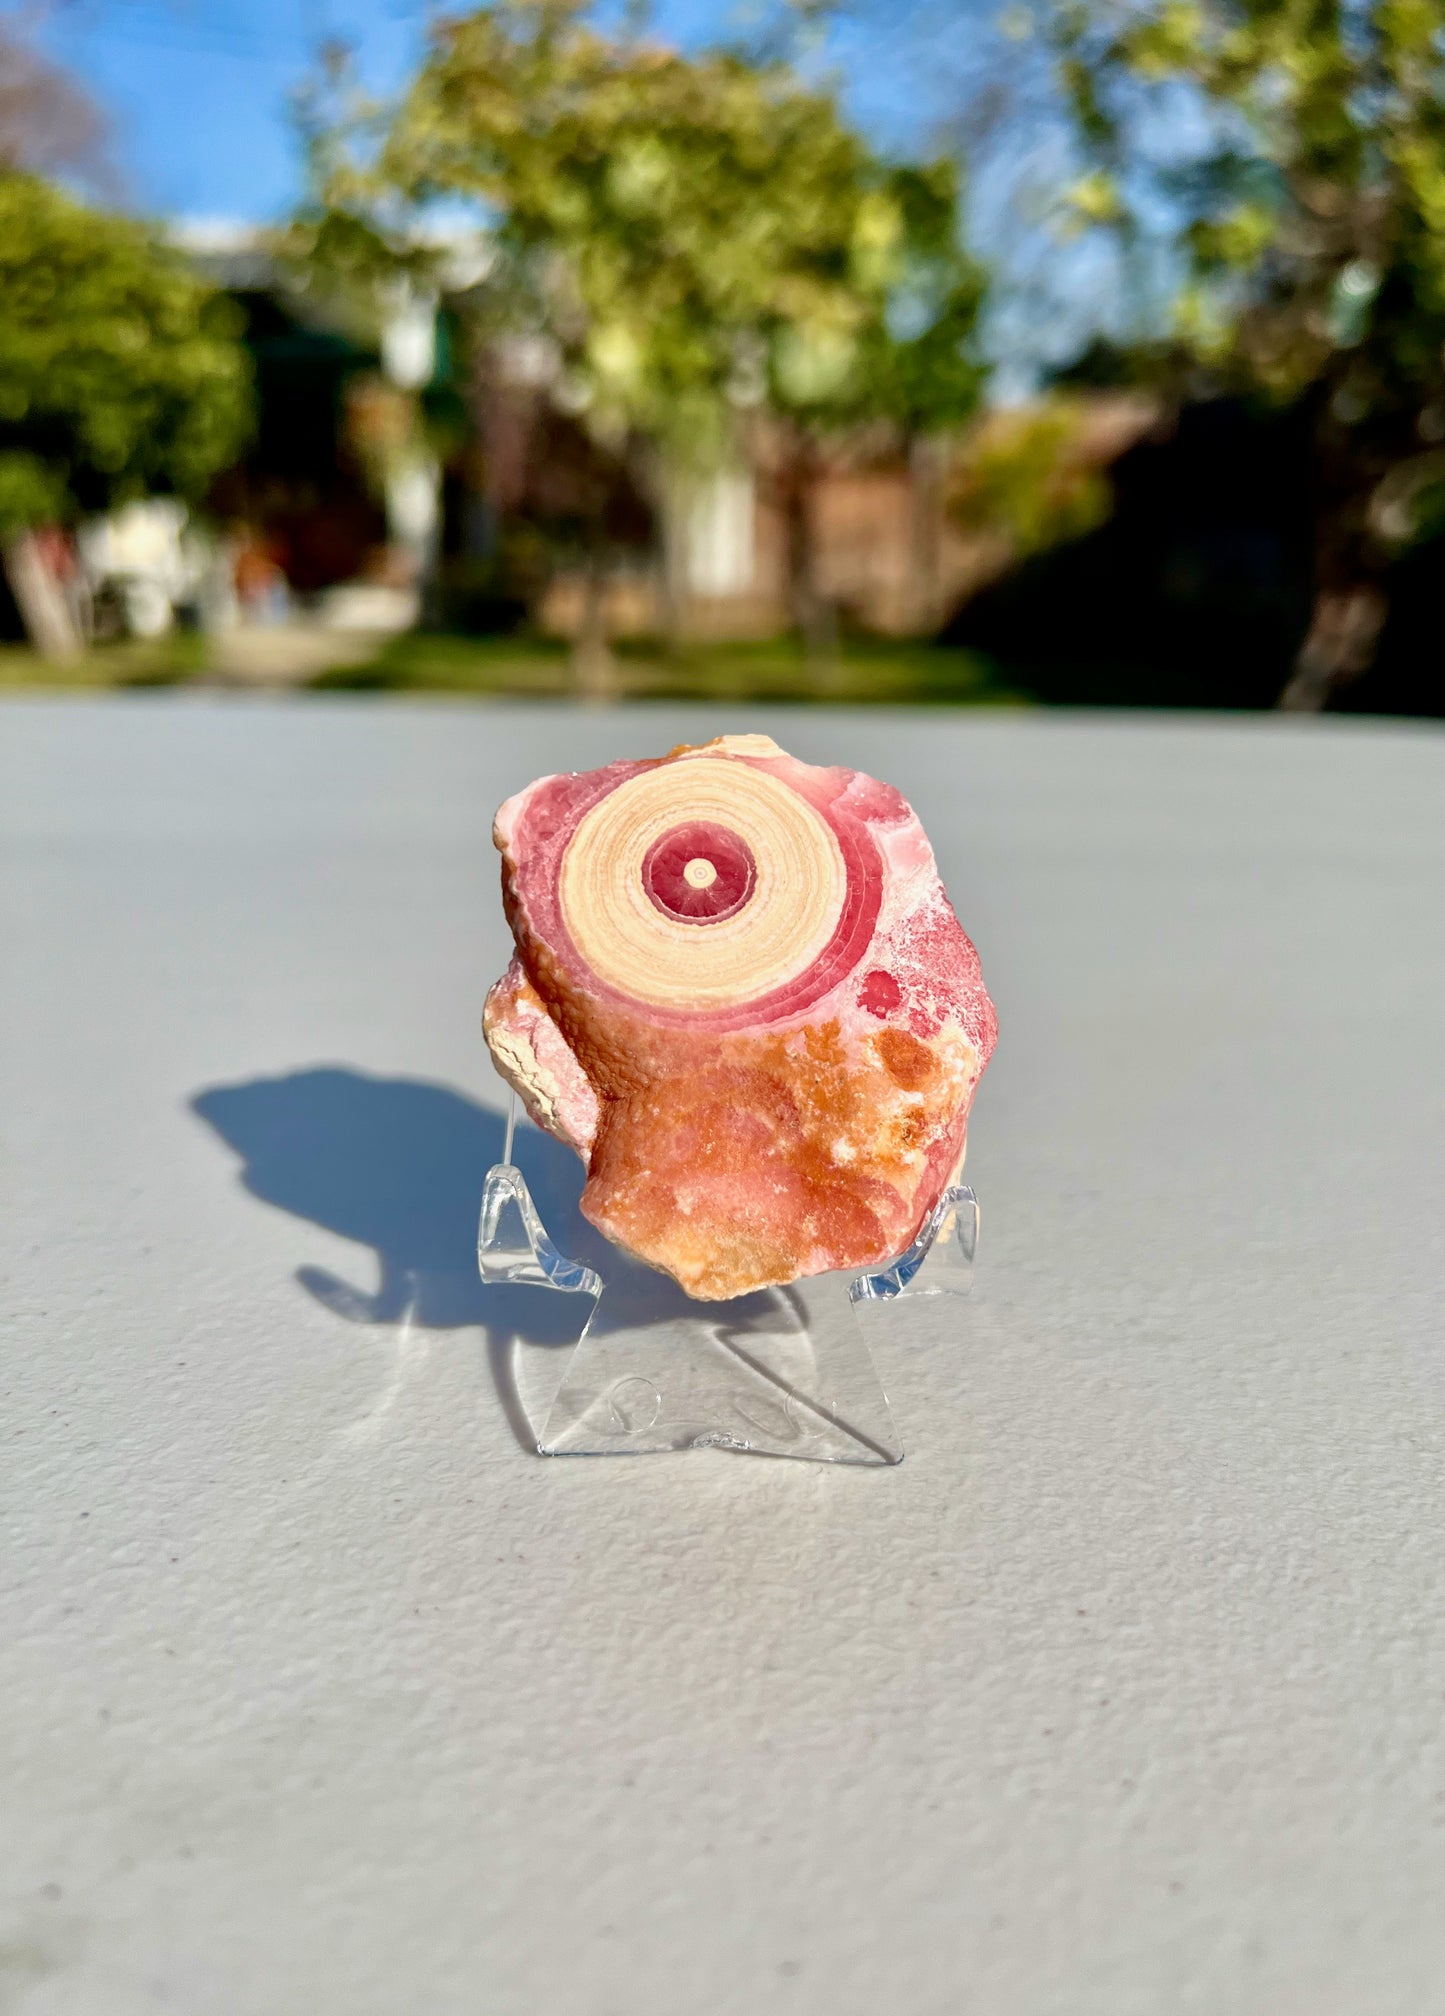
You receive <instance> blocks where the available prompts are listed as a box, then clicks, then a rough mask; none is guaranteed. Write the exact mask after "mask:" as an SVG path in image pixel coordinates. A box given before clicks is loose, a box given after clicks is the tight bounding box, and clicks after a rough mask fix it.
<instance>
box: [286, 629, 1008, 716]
mask: <svg viewBox="0 0 1445 2016" xmlns="http://www.w3.org/2000/svg"><path fill="white" fill-rule="evenodd" d="M614 656H615V662H616V677H615V691H614V693H613V695H612V697H615V698H617V699H619V700H623V699H626V700H756V701H768V700H773V701H800V700H832V701H849V702H854V703H857V702H870V701H872V702H890V701H891V702H895V703H897V702H904V701H941V702H968V703H973V704H978V703H985V704H995V705H997V704H1004V705H1008V704H1018V703H1020V702H1022V701H1024V700H1026V699H1027V697H1028V696H1027V695H1026V694H1024V693H1022V692H1020V691H1018V690H1016V689H1014V688H1012V687H1010V686H1008V685H1007V684H1005V683H1004V681H1003V680H1002V679H1001V678H1000V677H999V674H998V672H997V670H996V669H995V667H994V666H993V665H992V664H991V663H990V662H989V661H988V660H987V659H985V658H981V657H979V656H977V655H976V654H975V653H973V652H970V651H958V650H949V649H946V648H944V647H942V646H938V645H932V644H911V643H884V642H872V641H866V642H865V641H857V642H849V643H847V644H845V645H843V646H842V648H841V649H840V650H839V652H838V653H837V655H836V657H833V658H830V659H827V660H821V661H819V660H810V659H809V658H808V657H807V656H806V655H805V653H804V652H803V650H802V648H801V646H800V645H798V644H797V643H795V642H794V641H792V640H791V639H787V638H784V639H780V640H777V641H775V642H768V643H762V644H695V645H689V646H685V647H683V648H681V649H678V650H675V651H674V650H667V649H665V648H664V647H663V646H661V645H648V644H621V645H619V646H618V647H617V648H616V651H615V653H614ZM311 683H312V685H313V687H320V688H325V689H330V690H345V691H351V692H358V691H363V692H383V691H385V692H444V693H476V694H488V695H495V696H498V697H501V696H506V697H508V698H533V699H535V698H549V699H559V700H560V699H569V698H573V697H575V696H576V690H577V689H576V684H575V680H574V677H573V672H572V666H571V660H570V656H569V654H568V651H567V648H566V646H565V645H562V644H555V643H551V642H547V641H544V640H540V639H521V638H469V637H445V636H428V635H425V634H421V633H417V634H415V635H412V636H407V637H399V638H396V639H395V640H394V641H393V642H391V643H389V644H388V645H387V646H386V647H385V648H384V649H383V650H382V651H381V652H380V653H379V655H378V656H377V657H376V658H375V659H373V660H372V661H371V662H370V663H369V664H366V665H360V666H347V667H340V668H338V669H337V670H336V671H333V672H324V673H322V674H321V676H320V677H319V678H318V679H315V680H313V681H312V682H311Z"/></svg>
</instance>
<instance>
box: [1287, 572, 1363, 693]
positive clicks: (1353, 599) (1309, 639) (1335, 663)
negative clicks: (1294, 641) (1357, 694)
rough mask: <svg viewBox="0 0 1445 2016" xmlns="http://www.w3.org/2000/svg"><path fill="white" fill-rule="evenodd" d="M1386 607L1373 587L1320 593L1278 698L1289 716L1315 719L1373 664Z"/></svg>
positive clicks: (1325, 589) (1334, 588) (1334, 589)
mask: <svg viewBox="0 0 1445 2016" xmlns="http://www.w3.org/2000/svg"><path fill="white" fill-rule="evenodd" d="M1388 610H1389V603H1388V601H1387V600H1386V597H1385V591H1384V589H1383V588H1382V587H1381V586H1380V585H1379V583H1378V582H1375V581H1359V582H1356V583H1354V584H1353V585H1351V586H1350V587H1345V588H1342V587H1330V588H1320V589H1319V590H1317V592H1316V594H1315V605H1314V612H1313V614H1312V615H1311V618H1310V627H1309V629H1308V631H1307V632H1306V633H1305V640H1304V642H1303V644H1301V646H1300V648H1299V655H1298V656H1297V657H1296V659H1295V662H1294V670H1293V672H1292V673H1291V675H1290V679H1289V683H1288V684H1287V685H1286V687H1285V689H1284V691H1283V692H1282V693H1281V694H1280V696H1279V705H1280V707H1281V708H1282V709H1284V710H1285V711H1286V712H1288V713H1294V714H1318V713H1319V712H1320V711H1321V710H1322V709H1323V708H1325V707H1326V706H1328V704H1329V702H1330V700H1331V698H1332V697H1333V696H1334V694H1335V693H1336V692H1337V690H1338V689H1339V688H1340V687H1341V686H1347V685H1348V684H1349V683H1350V681H1351V680H1352V679H1358V678H1359V676H1360V674H1361V673H1362V672H1367V671H1368V670H1369V668H1370V666H1371V665H1372V664H1373V663H1374V658H1375V647H1376V645H1377V644H1378V643H1379V640H1380V632H1381V630H1382V629H1383V628H1384V625H1385V617H1386V614H1387V613H1388Z"/></svg>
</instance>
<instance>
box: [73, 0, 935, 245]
mask: <svg viewBox="0 0 1445 2016" xmlns="http://www.w3.org/2000/svg"><path fill="white" fill-rule="evenodd" d="M656 11H657V16H658V25H659V27H660V28H661V29H662V31H663V32H664V33H667V34H669V35H671V36H673V37H675V38H676V39H677V40H679V41H681V42H683V43H697V42H701V41H706V40H708V39H712V38H716V37H717V36H718V35H720V34H723V33H725V32H726V31H727V30H728V28H729V27H730V26H732V25H734V24H735V23H736V22H737V20H738V12H739V10H738V7H737V5H736V0H661V4H660V5H659V6H658V7H657V10H656ZM968 11H970V10H969V9H968V8H967V7H961V8H960V10H959V13H960V17H962V16H963V15H964V14H966V13H967V12H968ZM425 12H426V9H425V7H424V5H423V4H420V0H61V4H57V5H55V6H53V7H52V9H51V10H50V11H49V13H48V15H47V17H46V18H45V21H44V24H43V27H42V30H41V38H40V39H41V40H42V42H43V44H44V46H45V47H46V48H47V50H48V51H49V52H50V54H51V55H52V56H54V57H56V58H57V59H58V60H60V61H61V62H62V63H64V64H65V65H66V67H67V68H68V69H70V70H71V71H73V72H74V73H75V74H76V75H77V76H78V77H80V78H81V79H82V80H83V81H84V83H85V84H86V85H87V87H88V88H89V90H90V91H91V93H92V95H93V96H94V97H96V98H97V99H98V100H99V101H100V103H101V104H102V105H103V106H104V107H105V109H106V111H107V112H108V113H109V114H110V116H111V118H112V120H113V121H114V126H115V139H116V146H115V153H116V156H117V159H118V161H119V164H120V167H121V170H122V173H123V175H124V177H125V193H126V196H127V199H128V201H129V203H130V204H131V205H132V206H134V207H135V208H137V209H139V210H144V211H148V212H150V213H152V214H155V215H163V216H171V217H176V216H187V217H228V218H232V217H234V218H249V219H258V220H259V219H267V218H272V217H276V216H278V215H281V214H283V213H284V212H285V211H286V210H287V209H288V208H289V206H290V205H291V203H292V202H293V201H294V199H295V197H296V195H297V192H298V164H297V157H296V152H295V148H294V146H293V143H292V139H291V135H290V131H289V128H288V123H287V111H286V107H287V98H288V94H289V93H290V92H291V91H292V90H293V89H294V88H295V86H296V84H297V83H298V82H299V81H300V79H301V78H302V77H303V76H304V75H305V74H306V72H307V69H308V67H309V63H310V59H311V56H312V52H313V51H314V50H315V49H316V47H317V45H318V43H320V42H321V41H322V40H324V39H326V38H328V37H341V38H344V39H345V40H347V41H349V42H350V43H351V44H352V45H353V46H354V47H355V48H356V50H357V51H358V56H359V61H360V66H361V70H362V73H363V76H364V77H365V79H366V82H367V83H368V85H369V86H370V87H371V88H373V89H375V90H377V91H381V92H385V91H388V90H391V89H394V88H395V87H396V86H397V85H398V84H399V83H400V81H401V80H402V79H403V78H404V77H405V75H406V73H407V70H408V68H409V67H410V66H411V64H412V63H413V62H414V61H415V59H416V56H417V53H418V51H419V49H420V46H421V41H422V32H423V22H424V18H425ZM878 18H881V19H887V6H886V0H883V4H882V5H881V6H880V7H879V9H878V14H877V15H876V16H875V19H878ZM831 54H832V56H833V58H834V59H835V60H836V62H837V65H838V68H839V69H840V71H841V73H842V75H843V77H844V81H845V88H846V92H847V96H848V99H849V103H850V109H851V110H852V111H853V114H854V116H855V117H857V118H858V119H859V120H860V121H862V122H863V123H864V124H865V125H867V126H868V127H869V128H870V129H871V130H872V131H873V132H874V133H875V134H876V135H878V136H879V137H880V138H882V139H885V140H887V141H888V142H891V143H894V144H898V145H902V146H906V145H907V143H908V141H909V139H910V138H911V137H914V136H915V135H917V134H919V133H920V132H921V130H922V129H924V128H926V126H927V125H928V124H929V123H930V119H931V117H932V111H931V110H930V108H929V107H928V105H927V102H926V101H927V97H928V93H927V89H926V87H925V86H924V85H923V84H922V83H921V82H920V66H919V64H918V62H917V60H916V51H915V50H914V49H913V48H912V46H911V45H908V44H905V43H903V42H902V41H900V40H898V38H895V37H890V36H889V35H888V34H887V33H886V32H879V31H877V30H876V29H874V30H871V31H870V30H867V29H864V28H862V27H855V28H853V29H852V30H850V31H847V32H845V33H844V34H843V35H842V36H841V37H840V38H839V39H838V41H837V44H836V46H835V48H834V50H833V51H832V52H831ZM937 109H940V110H941V109H942V107H941V106H939V107H938V108H937Z"/></svg>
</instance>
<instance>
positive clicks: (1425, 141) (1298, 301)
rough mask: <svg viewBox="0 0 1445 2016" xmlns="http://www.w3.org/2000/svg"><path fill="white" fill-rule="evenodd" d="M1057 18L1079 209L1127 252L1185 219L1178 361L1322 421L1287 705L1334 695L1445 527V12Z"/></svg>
mask: <svg viewBox="0 0 1445 2016" xmlns="http://www.w3.org/2000/svg"><path fill="white" fill-rule="evenodd" d="M1049 19H1050V28H1051V32H1052V33H1053V34H1054V36H1055V38H1056V46H1057V49H1058V54H1059V59H1060V64H1061V73H1062V78H1063V82H1064V85H1065V87H1066V90H1067V92H1068V96H1069V100H1070V103H1071V105H1072V108H1073V113H1074V120H1075V124H1076V127H1077V131H1078V134H1079V136H1080V137H1081V139H1082V141H1083V143H1084V146H1085V148H1086V150H1087V152H1088V155H1089V157H1090V158H1089V164H1088V168H1087V172H1086V173H1084V174H1083V175H1082V176H1081V177H1080V178H1079V179H1078V180H1077V181H1076V182H1075V184H1074V186H1073V188H1072V190H1071V191H1070V192H1069V201H1070V206H1071V208H1072V211H1073V214H1074V216H1075V217H1076V219H1077V220H1078V221H1079V223H1080V225H1081V226H1083V227H1086V228H1099V229H1103V230H1107V231H1110V232H1113V233H1115V234H1116V235H1118V236H1119V237H1120V238H1121V239H1122V240H1124V241H1125V242H1126V243H1127V242H1129V241H1130V240H1131V239H1132V240H1136V241H1137V239H1138V238H1139V237H1140V236H1141V235H1142V234H1143V232H1144V231H1145V230H1147V228H1148V227H1147V226H1141V219H1145V218H1148V217H1150V216H1151V215H1152V218H1153V220H1154V222H1153V227H1152V228H1153V230H1154V231H1155V232H1156V234H1157V231H1158V229H1159V220H1160V219H1161V218H1162V219H1164V220H1165V227H1164V228H1165V229H1167V232H1168V234H1169V236H1170V237H1171V239H1172V240H1173V242H1174V244H1175V246H1176V248H1177V253H1178V263H1177V265H1176V269H1175V270H1176V274H1177V279H1178V285H1177V289H1176V292H1175V299H1174V311H1173V320H1174V324H1175V334H1176V336H1177V338H1178V343H1177V345H1176V347H1175V350H1174V352H1173V354H1174V356H1175V358H1176V362H1178V361H1181V360H1182V362H1183V363H1184V365H1185V367H1186V368H1187V369H1188V370H1190V371H1192V372H1194V373H1195V383H1196V384H1197V383H1198V382H1199V379H1198V373H1199V370H1200V367H1201V366H1202V367H1204V369H1205V371H1206V372H1207V373H1208V375H1209V378H1210V379H1212V381H1213V383H1214V384H1215V386H1217V387H1218V388H1220V389H1224V390H1237V391H1241V390H1242V391H1246V392H1254V393H1257V394H1262V395H1264V396H1265V397H1266V398H1267V399H1269V400H1271V401H1275V402H1281V403H1290V402H1293V403H1297V404H1299V405H1300V406H1301V408H1302V409H1303V411H1304V412H1305V414H1306V415H1307V417H1308V419H1309V422H1310V429H1311V438H1312V442H1313V456H1314V465H1315V469H1314V484H1315V494H1316V500H1317V502H1316V514H1315V539H1314V552H1315V597H1314V608H1313V616H1312V620H1311V622H1310V624H1309V628H1308V631H1307V633H1306V635H1305V637H1304V640H1303V643H1302V644H1301V646H1300V649H1299V653H1298V657H1297V660H1296V663H1295V667H1294V671H1293V675H1292V677H1291V678H1290V681H1289V684H1288V685H1287V687H1286V688H1285V690H1284V693H1283V695H1282V696H1281V704H1282V705H1284V706H1287V707H1297V708H1318V707H1320V706H1323V705H1324V704H1326V702H1327V701H1328V700H1329V698H1330V697H1331V695H1332V694H1333V693H1334V692H1335V691H1336V690H1337V688H1338V687H1339V686H1340V685H1342V684H1343V683H1345V682H1346V681H1348V680H1350V679H1352V678H1354V677H1356V676H1357V675H1358V674H1359V673H1361V672H1362V671H1364V670H1365V669H1366V668H1367V667H1368V666H1369V664H1370V663H1371V660H1372V658H1373V656H1374V652H1375V647H1376V643H1377V640H1378V638H1379V635H1380V631H1381V628H1382V625H1383V622H1384V619H1385V615H1386V611H1387V600H1386V572H1387V569H1388V567H1389V565H1390V563H1391V561H1392V560H1393V559H1394V558H1395V557H1396V556H1397V555H1399V554H1400V553H1401V552H1402V551H1403V550H1404V549H1406V548H1407V547H1409V546H1410V545H1411V544H1412V543H1414V542H1415V541H1417V540H1418V539H1420V538H1421V537H1423V536H1424V535H1425V534H1427V533H1429V532H1431V531H1435V530H1438V529H1439V528H1440V526H1441V524H1442V522H1445V5H1442V0H1071V4H1069V5H1068V6H1067V7H1063V8H1058V7H1054V8H1051V9H1050V10H1049ZM1169 354H1170V352H1169V351H1168V350H1167V349H1166V348H1161V349H1160V350H1158V351H1156V352H1155V356H1156V359H1159V358H1167V357H1168V356H1169Z"/></svg>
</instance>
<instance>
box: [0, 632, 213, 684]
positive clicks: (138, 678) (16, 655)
mask: <svg viewBox="0 0 1445 2016" xmlns="http://www.w3.org/2000/svg"><path fill="white" fill-rule="evenodd" d="M205 665H206V645H205V639H204V638H202V637H199V636H197V635H196V633H195V632H194V631H180V630H178V631H175V632H173V633H172V635H171V636H169V637H159V638H157V639H156V640H155V641H154V642H151V643H147V642H143V641H141V640H139V639H135V640H131V641H128V642H126V643H124V644H102V645H98V646H97V647H96V648H95V649H94V650H92V651H87V652H85V653H84V654H83V656H81V657H80V658H77V659H76V660H75V661H74V663H73V664H69V665H52V664H50V663H49V662H48V661H47V660H46V659H44V658H41V657H39V656H37V654H36V653H35V652H34V651H32V650H31V649H30V648H29V646H28V645H25V644H0V690H3V689H4V688H7V687H8V688H11V689H12V690H13V689H15V688H17V687H20V688H30V689H33V690H34V691H36V692H42V691H45V690H46V689H49V690H51V691H54V690H56V689H57V688H60V689H78V690H86V689H90V690H98V689H102V688H105V687H125V686H178V685H180V684H181V683H182V682H183V681H186V680H190V679H194V678H196V677H198V676H199V675H200V674H201V673H202V672H204V670H205Z"/></svg>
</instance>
